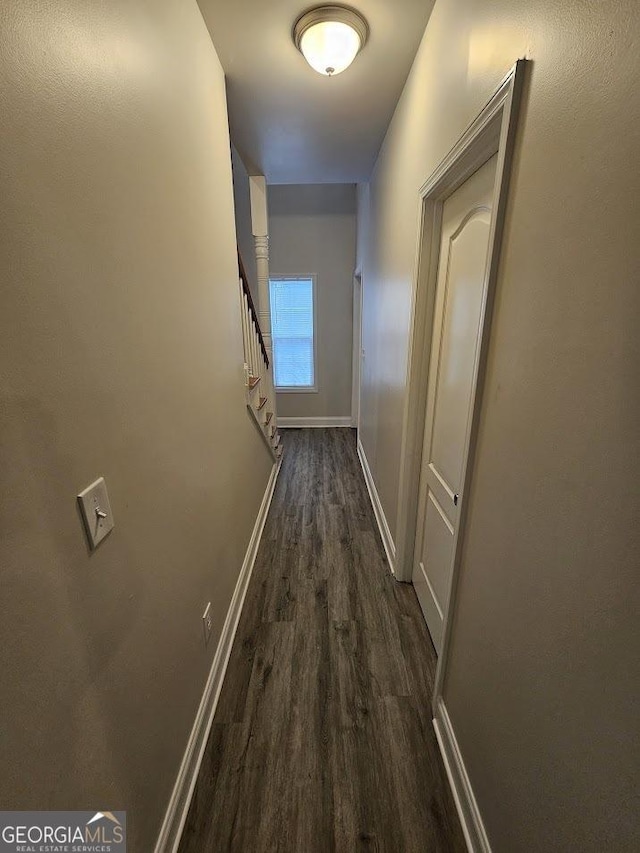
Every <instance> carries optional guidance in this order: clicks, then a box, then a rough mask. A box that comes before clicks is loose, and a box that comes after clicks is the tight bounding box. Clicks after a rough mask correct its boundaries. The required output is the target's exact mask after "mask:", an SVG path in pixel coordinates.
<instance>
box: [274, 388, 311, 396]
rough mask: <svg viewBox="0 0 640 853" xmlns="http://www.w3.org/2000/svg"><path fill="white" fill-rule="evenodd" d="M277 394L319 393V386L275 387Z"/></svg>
mask: <svg viewBox="0 0 640 853" xmlns="http://www.w3.org/2000/svg"><path fill="white" fill-rule="evenodd" d="M274 391H275V392H276V394H317V393H318V389H317V388H315V387H314V388H310V387H309V388H278V387H275V388H274Z"/></svg>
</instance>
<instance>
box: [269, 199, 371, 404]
mask: <svg viewBox="0 0 640 853" xmlns="http://www.w3.org/2000/svg"><path fill="white" fill-rule="evenodd" d="M268 199H269V247H270V248H269V251H270V261H269V272H270V275H272V276H274V277H277V276H289V275H291V276H295V275H312V274H315V276H316V309H317V317H316V350H317V354H316V358H317V365H316V366H317V377H316V384H317V387H318V391H317V393H297V392H296V393H283V394H278V395H277V400H278V417H284V418H287V417H296V418H327V417H332V418H336V417H337V418H340V417H343V418H345V417H349V416H350V415H351V360H352V341H353V274H354V271H355V260H356V188H355V185H354V184H308V185H302V184H300V185H298V184H296V185H270V186H269V188H268Z"/></svg>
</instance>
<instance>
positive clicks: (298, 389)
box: [269, 273, 318, 394]
mask: <svg viewBox="0 0 640 853" xmlns="http://www.w3.org/2000/svg"><path fill="white" fill-rule="evenodd" d="M301 279H302V280H310V281H311V299H312V306H313V308H312V310H313V385H296V386H289V385H276V384H275V379H276V355H275V352H276V344H275V336H274V334H273V316H272V315H271V282H272V281H300V280H301ZM317 290H318V289H317V287H316V275H315V273H300V274H299V275H270V276H269V319H270V321H271V336H272V355H273V388H274V390H275V392H276V394H317V393H318V334H317V331H318V305H317V298H316V294H317Z"/></svg>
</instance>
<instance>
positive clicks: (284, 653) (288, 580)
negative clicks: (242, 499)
mask: <svg viewBox="0 0 640 853" xmlns="http://www.w3.org/2000/svg"><path fill="white" fill-rule="evenodd" d="M283 437H284V447H285V455H284V460H283V464H282V470H281V472H280V476H279V480H278V484H277V487H276V492H275V495H274V499H273V502H272V505H271V509H270V512H269V517H268V519H267V523H266V526H265V529H264V534H263V537H262V542H261V545H260V550H259V553H258V556H257V560H256V564H255V567H254V571H253V576H252V578H251V582H250V586H249V590H248V592H247V598H246V601H245V605H244V610H243V612H242V616H241V620H240V625H239V628H238V633H237V635H236V639H235V643H234V646H233V650H232V653H231V658H230V662H229V667H228V670H227V675H226V679H225V682H224V686H223V689H222V693H221V696H220V701H219V704H218V708H217V710H216V715H215V719H214V723H213V728H212V730H211V735H210V738H209V743H208V745H207V749H206V752H205V756H204V760H203V762H202V766H201V769H200V774H199V777H198V781H197V785H196V790H195V794H194V797H193V801H192V803H191V808H190V810H189V815H188V818H187V822H186V825H185V830H184V833H183V837H182V842H181V845H180V853H205V851H207V853H208V851H212V853H223V851H232V853H272V851H274V853H275V851H281V853H330V851H336V853H351V851H357V850H375V851H389V853H414V851H415V853H441V851H442V853H444V851H446V853H462V851H465V850H466V847H465V843H464V839H463V836H462V831H461V828H460V825H459V822H458V818H457V815H456V810H455V806H454V803H453V800H452V797H451V794H450V791H449V787H448V783H447V780H446V775H445V772H444V769H443V766H442V762H441V759H440V755H439V752H438V747H437V744H436V740H435V735H434V732H433V728H432V724H431V708H430V699H431V692H432V689H433V678H434V674H435V654H434V651H433V646H432V645H431V641H430V638H429V635H428V632H427V628H426V625H425V623H424V620H423V618H422V614H421V612H420V608H419V605H418V600H417V598H416V596H415V593H414V591H413V587H412V586H410V585H407V584H399V583H396V582H395V581H394V580H393V578H392V577H391V575H390V573H389V570H388V566H387V564H386V558H385V555H384V550H383V547H382V543H381V541H380V538H379V535H378V532H377V528H376V526H375V519H374V516H373V510H372V508H371V504H370V501H369V496H368V494H367V490H366V486H365V483H364V479H363V476H362V473H361V469H360V465H359V462H358V457H357V453H356V442H355V432H354V431H353V430H349V429H325V430H320V429H315V430H286V431H284V433H283Z"/></svg>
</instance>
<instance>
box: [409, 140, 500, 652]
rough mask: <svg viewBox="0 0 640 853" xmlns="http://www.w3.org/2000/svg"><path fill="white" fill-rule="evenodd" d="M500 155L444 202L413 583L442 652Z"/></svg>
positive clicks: (461, 498) (432, 633)
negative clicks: (497, 163)
mask: <svg viewBox="0 0 640 853" xmlns="http://www.w3.org/2000/svg"><path fill="white" fill-rule="evenodd" d="M496 160H497V157H495V156H494V157H492V158H491V160H489V161H488V162H487V163H485V165H484V166H482V167H481V168H480V169H479V170H478V171H477V172H475V173H474V174H473V175H471V177H470V178H468V179H467V180H466V181H465V182H464V184H462V185H461V186H460V187H459V188H458V189H457V190H456V191H455V192H454V193H453V194H452V195H451V196H449V198H448V199H447V200H446V201H445V202H444V205H443V210H442V239H441V243H440V258H439V261H438V278H437V290H436V301H435V310H434V321H433V322H434V325H433V335H432V341H431V357H430V359H429V378H428V383H429V384H428V388H427V411H426V419H425V432H424V444H423V448H422V469H421V472H420V498H419V504H418V524H417V530H416V545H415V553H414V558H413V583H414V586H415V590H416V593H417V595H418V600H419V601H420V606H421V607H422V612H423V613H424V617H425V619H426V621H427V626H428V628H429V632H430V633H431V638H432V640H433V644H434V646H435V648H436V651H437V652H438V653H440V648H441V645H442V633H443V625H444V617H445V614H446V608H447V606H448V599H449V589H450V585H451V575H452V568H453V545H454V540H455V535H456V529H457V525H458V519H459V516H460V506H461V502H462V500H463V499H464V496H463V495H462V478H463V474H464V470H463V466H464V461H465V459H466V455H467V446H468V441H469V427H470V420H471V417H472V413H473V398H474V394H475V374H476V370H475V367H476V359H477V356H478V348H479V342H480V335H481V331H482V328H481V324H482V316H483V311H482V307H483V303H484V299H485V288H486V281H485V267H486V262H487V251H488V246H489V230H490V224H491V208H492V204H493V193H494V182H495V175H496Z"/></svg>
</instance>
